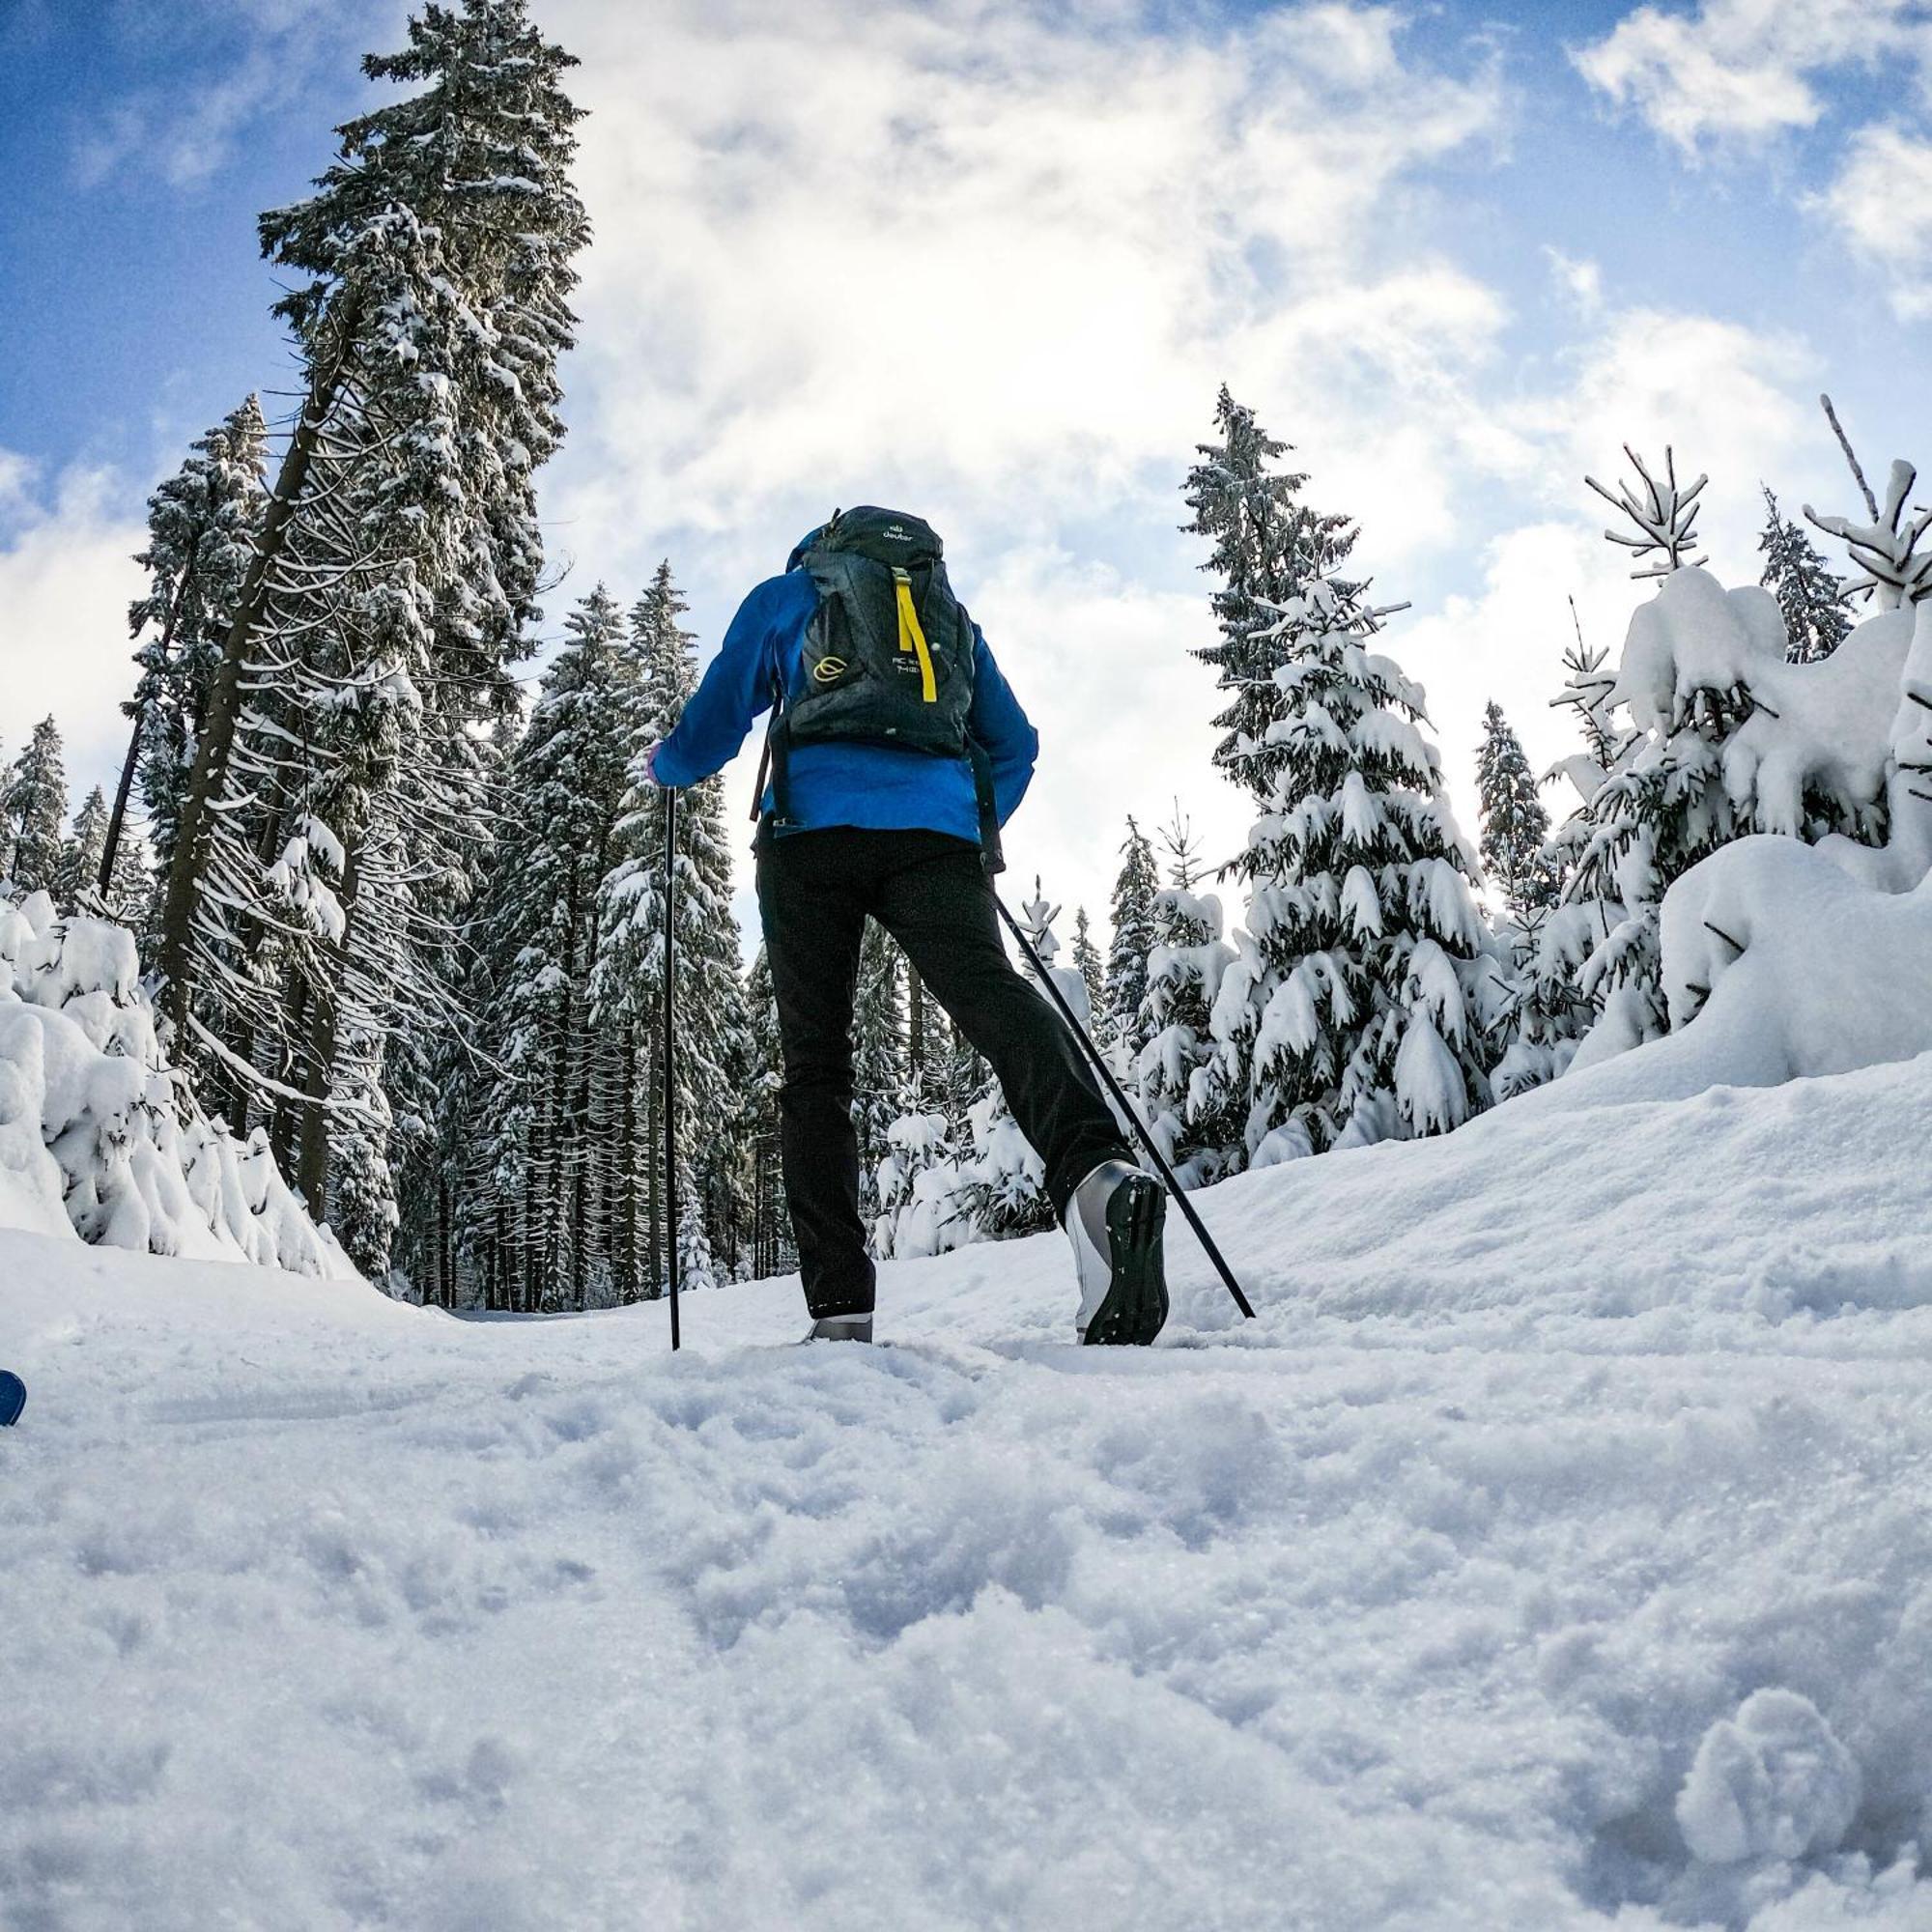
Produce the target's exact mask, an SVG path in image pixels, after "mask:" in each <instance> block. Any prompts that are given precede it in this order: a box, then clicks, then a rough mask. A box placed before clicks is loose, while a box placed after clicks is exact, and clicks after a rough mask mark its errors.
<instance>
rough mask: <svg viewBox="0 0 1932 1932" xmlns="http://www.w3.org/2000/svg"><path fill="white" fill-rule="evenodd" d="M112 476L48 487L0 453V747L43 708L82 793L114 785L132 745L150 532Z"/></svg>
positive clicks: (79, 475)
mask: <svg viewBox="0 0 1932 1932" xmlns="http://www.w3.org/2000/svg"><path fill="white" fill-rule="evenodd" d="M125 500H126V492H125V489H124V488H123V487H121V486H120V485H119V484H118V482H117V479H116V478H115V477H114V476H112V475H111V474H110V473H108V472H107V471H104V470H99V469H70V470H68V471H67V472H66V473H65V474H64V475H62V476H61V477H60V478H59V479H58V481H57V482H56V483H55V484H54V485H53V486H52V488H51V489H48V490H44V491H43V489H42V488H41V487H39V479H38V478H37V477H36V475H35V472H34V470H33V469H32V468H31V466H29V465H28V464H26V463H25V462H24V461H23V460H22V459H20V458H19V457H17V456H15V455H13V454H12V453H10V452H8V451H6V450H0V740H4V742H5V744H6V746H7V748H8V751H9V753H10V754H11V753H14V752H17V751H18V750H19V748H20V745H21V743H22V741H23V740H24V739H25V738H26V735H27V733H28V732H29V731H31V730H32V729H33V727H34V725H36V724H37V723H38V722H39V721H40V720H41V719H43V718H44V717H46V716H47V715H48V713H50V712H51V713H52V714H53V716H54V718H55V719H56V720H57V721H58V723H59V725H60V727H61V732H62V736H63V737H64V739H65V740H66V744H67V768H68V777H69V779H70V780H71V781H72V782H73V785H74V787H75V792H76V796H78V794H79V793H80V792H81V791H84V790H85V788H86V787H87V786H88V785H91V784H97V783H98V784H102V785H108V784H111V783H112V782H113V780H114V777H115V776H116V775H117V774H118V772H119V770H120V764H121V756H122V753H123V752H125V750H126V749H127V731H126V725H125V723H124V721H123V720H122V718H121V715H120V712H119V710H118V709H117V707H118V705H119V703H120V701H121V699H122V698H124V697H125V696H127V695H128V688H129V686H130V684H131V683H132V679H133V672H132V670H131V669H130V668H129V667H128V648H129V647H128V605H129V604H130V603H131V602H132V601H133V599H134V598H135V597H136V596H138V595H139V594H140V590H141V582H142V580H141V573H140V571H139V570H138V569H137V568H136V567H135V565H134V563H133V560H132V556H133V553H134V552H135V551H137V550H138V549H139V548H140V547H141V544H142V541H143V539H144V538H145V536H146V529H145V527H144V526H142V525H141V524H139V523H135V522H130V521H128V518H127V517H126V516H125V514H123V513H122V511H121V508H120V505H121V504H122V503H124V502H125Z"/></svg>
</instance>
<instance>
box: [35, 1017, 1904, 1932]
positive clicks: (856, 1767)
mask: <svg viewBox="0 0 1932 1932" xmlns="http://www.w3.org/2000/svg"><path fill="white" fill-rule="evenodd" d="M1702 1024H1703V1022H1702V1021H1699V1022H1696V1023H1694V1024H1693V1026H1692V1028H1691V1029H1690V1032H1691V1033H1694V1032H1695V1030H1696V1026H1697V1025H1702ZM1647 1060H1648V1061H1650V1062H1651V1064H1655V1057H1654V1056H1648V1055H1646V1054H1644V1053H1639V1054H1635V1055H1633V1056H1631V1058H1630V1061H1629V1063H1628V1064H1629V1065H1632V1066H1636V1065H1643V1064H1646V1062H1647ZM1617 1070H1618V1069H1616V1068H1605V1069H1604V1073H1605V1074H1608V1073H1610V1072H1613V1071H1617ZM1563 1084H1564V1085H1569V1086H1571V1087H1572V1088H1573V1101H1576V1100H1578V1099H1580V1098H1582V1097H1587V1096H1588V1095H1589V1094H1591V1093H1592V1092H1593V1091H1601V1087H1602V1079H1601V1076H1589V1077H1578V1078H1577V1080H1576V1081H1574V1082H1569V1083H1563ZM1552 1091H1554V1090H1552ZM1928 1141H1932V1055H1928V1056H1921V1057H1920V1058H1918V1059H1917V1060H1914V1061H1910V1062H1905V1063H1901V1064H1896V1065H1879V1066H1872V1067H1867V1068H1864V1069H1861V1070H1860V1071H1858V1072H1854V1073H1849V1074H1841V1075H1834V1076H1830V1077H1825V1078H1819V1079H1811V1080H1800V1081H1791V1082H1788V1083H1786V1084H1785V1085H1783V1086H1781V1087H1777V1088H1773V1089H1764V1090H1758V1091H1738V1090H1719V1091H1715V1092H1711V1093H1708V1094H1705V1095H1703V1096H1702V1097H1701V1098H1698V1099H1693V1100H1690V1101H1660V1102H1656V1103H1653V1104H1650V1105H1644V1106H1634V1105H1627V1104H1618V1105H1605V1106H1585V1105H1582V1104H1573V1105H1572V1106H1571V1107H1570V1109H1569V1110H1568V1111H1561V1112H1554V1113H1550V1112H1547V1111H1544V1110H1539V1109H1536V1108H1533V1107H1528V1106H1525V1105H1523V1104H1520V1103H1517V1102H1511V1103H1510V1104H1508V1105H1506V1106H1503V1107H1499V1108H1496V1109H1495V1110H1493V1111H1492V1112H1491V1113H1489V1114H1486V1115H1484V1116H1483V1117H1482V1118H1481V1119H1479V1120H1477V1121H1475V1122H1472V1123H1471V1124H1470V1125H1469V1126H1468V1127H1466V1128H1464V1129H1463V1130H1461V1131H1459V1132H1457V1133H1455V1134H1452V1135H1449V1136H1446V1137H1444V1138H1441V1139H1437V1140H1428V1141H1411V1142H1404V1143H1388V1144H1384V1145H1381V1146H1378V1147H1374V1148H1370V1149H1367V1150H1363V1151H1355V1152H1345V1153H1335V1154H1327V1155H1323V1156H1322V1157H1321V1158H1320V1159H1316V1160H1303V1161H1295V1162H1291V1163H1289V1164H1287V1165H1284V1166H1278V1167H1274V1168H1270V1169H1268V1170H1266V1171H1265V1172H1262V1173H1252V1174H1248V1175H1244V1176H1241V1177H1239V1178H1237V1179H1234V1180H1231V1181H1229V1182H1227V1183H1226V1184H1225V1185H1222V1186H1218V1187H1213V1188H1208V1189H1206V1190H1203V1191H1202V1192H1201V1193H1200V1194H1199V1195H1198V1196H1197V1197H1196V1198H1197V1200H1198V1202H1199V1204H1200V1207H1201V1210H1202V1212H1203V1214H1204V1216H1205V1217H1206V1218H1207V1220H1208V1223H1209V1225H1210V1227H1211V1228H1212V1229H1213V1232H1214V1234H1215V1235H1216V1236H1217V1237H1218V1239H1219V1240H1220V1241H1221V1243H1222V1244H1223V1246H1224V1247H1225V1248H1226V1250H1227V1252H1228V1255H1229V1258H1230V1260H1231V1261H1232V1263H1233V1264H1234V1265H1235V1267H1236V1269H1237V1270H1238V1271H1239V1272H1240V1274H1241V1276H1242V1278H1243V1280H1244V1282H1245V1284H1246V1286H1247V1288H1248V1290H1249V1292H1250V1293H1251V1295H1252V1296H1253V1298H1254V1301H1255V1303H1256V1305H1257V1307H1258V1309H1259V1311H1260V1319H1259V1320H1258V1321H1254V1322H1240V1321H1237V1320H1236V1317H1235V1314H1234V1310H1233V1308H1232V1306H1231V1304H1230V1303H1229V1301H1228V1298H1227V1296H1226V1294H1225V1293H1224V1292H1223V1290H1222V1289H1221V1287H1220V1285H1219V1283H1218V1282H1217V1281H1216V1280H1215V1278H1214V1276H1213V1273H1212V1271H1211V1269H1210V1268H1209V1266H1208V1264H1207V1261H1206V1259H1205V1257H1203V1256H1202V1255H1201V1254H1200V1252H1199V1251H1198V1250H1197V1249H1196V1247H1195V1246H1194V1244H1193V1242H1192V1241H1191V1239H1190V1238H1189V1237H1188V1236H1187V1234H1186V1232H1185V1230H1184V1228H1182V1227H1181V1226H1180V1224H1179V1221H1178V1219H1175V1220H1172V1221H1171V1223H1170V1257H1171V1260H1170V1268H1171V1273H1172V1277H1173V1282H1174V1287H1175V1294H1176V1314H1175V1320H1174V1322H1173V1325H1172V1327H1171V1329H1170V1331H1169V1333H1168V1334H1167V1335H1166V1336H1165V1337H1163V1342H1162V1345H1161V1346H1159V1347H1156V1348H1154V1349H1151V1350H1082V1349H1079V1348H1076V1347H1074V1346H1071V1344H1070V1332H1071V1321H1072V1316H1073V1308H1074V1294H1073V1290H1072V1283H1071V1278H1070V1270H1069V1268H1068V1265H1067V1258H1066V1250H1065V1242H1064V1240H1063V1239H1062V1238H1061V1237H1060V1236H1058V1235H1057V1234H1050V1235H1046V1236H1041V1237H1039V1238H1037V1239H1034V1240H1022V1241H1011V1242H1003V1243H999V1244H994V1245H978V1246H973V1247H968V1248H964V1249H961V1250H959V1251H957V1252H955V1253H952V1254H949V1255H945V1256H943V1257H941V1258H939V1259H937V1260H931V1261H918V1262H889V1263H887V1264H884V1265H883V1266H882V1268H881V1270H880V1303H881V1310H882V1314H881V1333H882V1335H883V1336H884V1337H886V1338H887V1340H888V1341H889V1343H890V1345H891V1346H886V1347H880V1348H876V1349H870V1350H866V1349H858V1348H849V1347H836V1348H815V1349H800V1348H796V1347H787V1346H784V1345H785V1344H787V1343H789V1342H791V1341H792V1340H793V1339H794V1338H795V1337H796V1336H797V1334H798V1333H799V1332H800V1328H801V1320H800V1305H799V1293H798V1287H797V1283H796V1281H795V1280H787V1281H778V1282H767V1283H758V1284H751V1285H747V1286H743V1287H733V1288H728V1289H722V1290H720V1291H718V1292H717V1293H709V1294H704V1295H698V1296H693V1297H692V1298H691V1300H690V1301H689V1302H688V1303H687V1306H686V1309H685V1342H686V1346H685V1349H684V1350H683V1351H682V1352H681V1353H680V1354H679V1355H678V1356H677V1357H675V1358H673V1357H671V1356H670V1355H669V1354H668V1337H667V1334H666V1323H665V1310H664V1308H663V1306H662V1304H646V1305H644V1306H640V1307H637V1308H632V1309H626V1310H620V1311H612V1312H610V1313H605V1314H596V1315H591V1316H587V1317H583V1318H581V1319H571V1320H557V1319H537V1320H505V1319H496V1320H481V1319H468V1320H463V1319H456V1318H452V1317H450V1316H447V1315H442V1314H440V1313H437V1312H434V1311H426V1310H422V1309H418V1308H413V1307H407V1306H403V1305H400V1304H398V1303H395V1302H391V1301H388V1300H386V1299H384V1297H382V1296H381V1295H379V1294H377V1293H375V1292H374V1291H373V1290H361V1289H355V1288H351V1289H348V1290H346V1291H345V1290H341V1289H337V1288H334V1287H327V1286H323V1285H318V1284H313V1283H307V1282H302V1281H298V1280H295V1279H293V1278H288V1277H279V1278H277V1277H270V1279H273V1280H275V1281H276V1282H277V1292H276V1293H271V1294H264V1293H262V1291H261V1284H262V1282H263V1280H264V1277H263V1276H262V1275H261V1273H260V1272H259V1271H256V1270H250V1269H243V1268H236V1267H221V1266H215V1265H212V1264H202V1263H191V1262H182V1261H155V1260H150V1259H147V1258H143V1257H135V1256H128V1255H122V1254H113V1253H108V1252H105V1251H102V1250H99V1249H94V1250H90V1249H87V1248H83V1247H81V1246H80V1245H79V1244H78V1243H77V1242H74V1241H73V1240H72V1239H71V1238H68V1239H64V1240H60V1241H55V1240H48V1239H43V1238H37V1237H35V1236H27V1235H13V1234H7V1235H0V1271H4V1272H5V1273H6V1274H7V1275H8V1276H9V1277H10V1278H11V1279H17V1280H19V1281H20V1282H21V1283H22V1284H23V1286H22V1287H21V1288H20V1289H18V1290H16V1291H14V1292H11V1293H0V1358H4V1359H7V1360H9V1361H10V1362H11V1363H12V1364H13V1365H14V1366H16V1367H18V1368H19V1369H21V1370H22V1371H23V1372H24V1373H25V1374H26V1376H27V1378H28V1379H29V1381H30V1382H32V1383H33V1385H34V1388H35V1402H34V1406H33V1407H32V1408H31V1409H30V1410H29V1420H30V1423H31V1427H28V1428H23V1429H21V1430H16V1431H7V1432H0V1462H4V1463H5V1480H0V1546H4V1548H5V1549H6V1551H7V1561H6V1563H5V1564H4V1565H0V1684H4V1685H5V1686H6V1687H7V1700H8V1701H7V1725H8V1749H7V1750H6V1751H5V1752H4V1753H0V1901H4V1903H0V1918H7V1919H8V1921H9V1923H10V1924H11V1923H13V1922H14V1921H17V1922H18V1923H19V1924H21V1925H22V1926H23V1927H24V1926H29V1925H32V1926H36V1927H46V1928H59V1932H122V1928H125V1927H128V1926H130V1925H132V1926H139V1927H140V1928H142V1932H202V1928H205V1927H208V1926H212V1925H216V1924H228V1923H234V1924H261V1923H271V1924H274V1925H277V1926H281V1925H287V1926H302V1927H310V1926H313V1927H317V1928H324V1927H327V1928H343V1932H348V1928H351V1927H372V1928H373V1927H377V1926H385V1927H410V1928H417V1927H420V1928H424V1932H434V1928H449V1932H456V1928H461V1929H462V1932H551V1928H554V1927H558V1926H569V1927H572V1928H582V1932H632V1928H636V1927H639V1926H665V1927H672V1926H677V1927H692V1928H700V1927H701V1928H712V1927H716V1928H732V1932H740V1928H742V1929H743V1932H982V1929H983V1928H994V1927H998V1928H1012V1932H1085V1929H1086V1928H1089V1927H1092V1928H1094V1932H1099V1928H1103V1927H1104V1928H1106V1932H1177V1928H1182V1927H1184V1928H1188V1932H1196V1928H1199V1932H1264V1928H1265V1932H1275V1929H1276V1928H1293V1932H1371V1928H1373V1932H1669V1928H1673V1927H1698V1928H1703V1932H1743V1928H1745V1927H1748V1928H1749V1929H1750V1932H1821V1928H1824V1927H1834V1926H1843V1927H1845V1928H1847V1932H1850V1928H1852V1927H1854V1926H1856V1927H1857V1928H1858V1932H1923V1928H1924V1927H1925V1926H1926V1925H1927V1924H1932V1876H1926V1875H1925V1874H1924V1865H1923V1848H1924V1845H1925V1842H1926V1838H1925V1832H1926V1825H1927V1819H1928V1813H1927V1809H1926V1805H1927V1800H1928V1797H1932V1517H1928V1514H1927V1512H1926V1510H1925V1508H1924V1506H1923V1499H1924V1496H1925V1495H1926V1493H1927V1492H1928V1488H1932V1377H1929V1376H1928V1374H1927V1365H1928V1362H1932V1201H1928V1197H1927V1192H1926V1188H1925V1185H1924V1163H1925V1148H1926V1146H1927V1145H1928ZM137 1287H138V1288H141V1289H144V1290H147V1291H149V1292H146V1293H129V1292H128V1291H129V1289H130V1288H137Z"/></svg>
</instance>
